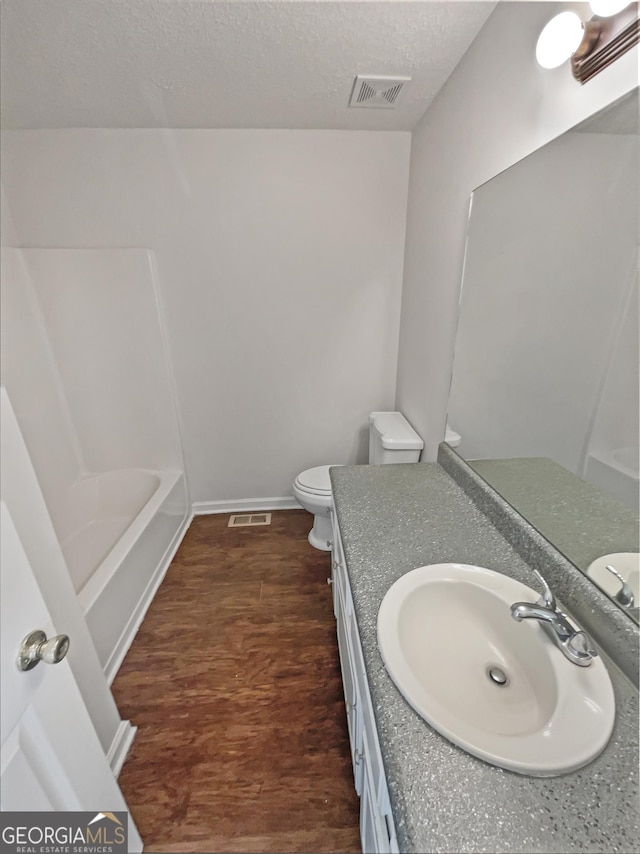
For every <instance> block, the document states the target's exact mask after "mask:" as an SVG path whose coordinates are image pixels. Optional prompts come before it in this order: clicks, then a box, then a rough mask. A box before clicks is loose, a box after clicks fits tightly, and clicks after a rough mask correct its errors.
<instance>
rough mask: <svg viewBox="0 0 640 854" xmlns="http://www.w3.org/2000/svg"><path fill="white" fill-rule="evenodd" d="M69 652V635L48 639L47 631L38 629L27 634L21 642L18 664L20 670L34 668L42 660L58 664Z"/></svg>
mask: <svg viewBox="0 0 640 854" xmlns="http://www.w3.org/2000/svg"><path fill="white" fill-rule="evenodd" d="M67 652H69V638H68V637H67V635H56V636H55V637H54V638H51V639H50V640H47V636H46V635H45V633H44V632H42V631H40V630H39V629H38V630H37V631H35V632H31V634H29V635H27V636H26V638H25V639H24V640H23V641H22V643H21V644H20V649H19V650H18V658H17V659H16V664H17V665H18V670H32V669H33V668H34V667H35V666H36V664H39V663H40V662H41V661H44V663H45V664H58V663H59V662H60V661H62V659H63V658H64V657H65V655H66V654H67Z"/></svg>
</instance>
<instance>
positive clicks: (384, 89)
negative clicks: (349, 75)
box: [349, 74, 411, 110]
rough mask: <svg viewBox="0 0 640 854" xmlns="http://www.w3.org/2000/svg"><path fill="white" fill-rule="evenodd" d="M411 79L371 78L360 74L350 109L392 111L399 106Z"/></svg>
mask: <svg viewBox="0 0 640 854" xmlns="http://www.w3.org/2000/svg"><path fill="white" fill-rule="evenodd" d="M410 80H411V78H410V77H371V76H369V75H363V74H358V76H357V77H356V80H355V83H354V84H353V92H352V93H351V100H350V101H349V106H350V107H370V108H372V109H386V110H390V109H392V108H393V107H395V106H397V104H398V101H399V100H400V98H401V96H402V93H403V92H404V90H405V85H406V84H407V83H409V81H410Z"/></svg>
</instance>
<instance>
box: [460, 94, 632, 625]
mask: <svg viewBox="0 0 640 854" xmlns="http://www.w3.org/2000/svg"><path fill="white" fill-rule="evenodd" d="M638 127H639V122H638V90H637V89H636V90H635V91H634V92H632V93H630V94H629V95H627V96H625V97H624V98H623V99H621V100H620V101H618V102H617V103H615V104H613V105H612V106H610V107H609V108H607V109H606V110H604V111H602V112H601V113H598V114H597V115H595V116H593V117H592V118H591V119H589V120H587V121H586V122H583V123H582V124H581V125H579V126H577V127H575V128H574V129H572V130H571V131H569V132H568V133H566V134H564V135H563V136H561V137H559V138H558V139H556V140H554V141H553V142H551V143H549V144H548V145H546V146H544V147H543V148H541V149H539V150H538V151H536V152H534V153H533V154H532V155H530V156H529V157H527V158H525V159H524V160H522V161H520V162H519V163H517V164H516V165H515V166H513V167H511V168H510V169H508V170H506V171H505V172H503V173H501V174H500V175H498V176H497V177H496V178H494V179H492V180H491V181H489V182H488V183H486V184H484V185H483V186H481V187H480V188H479V189H477V190H476V191H475V192H474V193H473V197H472V205H471V211H470V217H469V226H468V235H467V250H466V256H465V268H464V275H463V284H462V295H461V302H460V314H459V321H458V331H457V336H456V345H455V359H454V366H453V377H452V384H451V392H450V398H449V407H448V423H449V426H450V428H451V430H452V431H455V433H458V434H459V435H460V437H461V438H460V441H459V443H458V442H457V441H456V442H454V443H452V444H454V445H456V446H457V447H456V451H457V452H458V453H460V454H461V456H463V457H464V458H465V459H466V460H467V461H468V462H469V463H470V464H471V465H472V466H473V468H474V469H476V471H477V472H478V473H479V474H480V475H481V476H482V477H483V478H484V479H485V480H486V481H488V482H489V483H490V484H491V485H492V486H493V487H494V488H495V489H496V490H497V491H498V492H500V493H501V494H502V496H503V497H504V498H505V499H506V500H507V501H508V502H509V503H510V504H512V505H513V506H514V507H515V509H516V510H518V512H519V513H521V515H523V516H524V517H525V518H526V519H528V521H529V522H530V523H531V524H532V525H534V526H535V527H536V528H537V529H538V530H539V531H540V532H541V533H542V534H543V536H545V537H546V538H547V539H548V540H550V541H551V542H552V543H553V544H554V545H555V546H556V548H558V549H559V550H560V551H561V552H562V553H563V554H564V555H565V556H566V557H567V558H568V559H569V560H571V561H572V562H573V563H574V564H575V565H576V566H578V567H579V568H580V569H581V570H583V571H584V572H585V573H587V575H588V576H589V577H590V578H591V579H592V580H593V581H594V582H595V583H597V584H598V585H599V586H600V587H601V588H602V589H603V590H604V591H605V592H606V593H607V594H608V595H609V596H610V597H611V598H612V600H613V601H615V602H616V603H617V604H618V605H619V606H620V608H622V609H624V611H625V612H626V613H628V614H629V616H631V617H632V618H633V619H635V620H636V621H638V613H639V611H638V605H639V604H640V590H639V589H638V585H639V580H638V579H639V574H640V573H639V568H640V556H639V555H638V552H639V551H640V547H639V537H638V526H639V517H638V494H639V492H638V484H639V477H638V447H639V410H640V402H639V394H638V387H639V353H638V274H639V256H638V243H639V239H638V234H639V232H638V198H639V183H640V182H639V174H640V171H639V166H640V157H639V133H638Z"/></svg>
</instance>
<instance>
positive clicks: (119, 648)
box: [104, 513, 193, 685]
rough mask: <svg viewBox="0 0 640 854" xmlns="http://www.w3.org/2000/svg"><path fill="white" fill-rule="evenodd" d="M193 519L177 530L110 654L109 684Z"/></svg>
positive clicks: (108, 665) (188, 517) (108, 664)
mask: <svg viewBox="0 0 640 854" xmlns="http://www.w3.org/2000/svg"><path fill="white" fill-rule="evenodd" d="M192 519H193V514H192V513H189V514H187V515H186V516H185V518H184V520H183V522H182V524H181V525H180V527H179V528H178V530H177V531H176V533H175V534H174V536H173V539H172V540H171V543H170V544H169V547H168V548H167V550H166V552H165V553H164V556H163V558H162V560H161V561H160V563H159V564H158V566H157V568H156V570H155V572H154V573H153V576H152V577H151V580H150V581H149V584H148V585H147V588H146V590H145V591H144V593H143V594H142V598H141V599H140V601H139V602H138V604H137V605H136V609H135V611H134V613H133V614H132V616H131V619H130V620H129V622H128V623H127V626H126V628H125V630H124V631H123V633H122V635H121V636H120V639H119V640H118V643H117V644H116V646H115V649H114V650H113V652H112V653H111V655H110V656H109V660H108V661H107V663H106V664H105V666H104V675H105V676H106V678H107V682H108V683H109V685H111V683H112V682H113V680H114V679H115V678H116V674H117V672H118V670H119V669H120V665H121V664H122V662H123V661H124V658H125V656H126V654H127V653H128V652H129V648H130V646H131V644H132V643H133V639H134V638H135V636H136V634H137V632H138V629H139V628H140V625H141V623H142V621H143V620H144V617H145V614H146V613H147V611H148V610H149V605H151V602H152V601H153V597H154V596H155V595H156V591H157V590H158V587H160V585H161V584H162V582H163V580H164V577H165V575H166V574H167V570H168V569H169V565H170V564H171V561H172V560H173V557H174V555H175V553H176V552H177V551H178V547H179V546H180V543H181V542H182V540H183V539H184V535H185V534H186V533H187V528H188V527H189V525H190V524H191V520H192Z"/></svg>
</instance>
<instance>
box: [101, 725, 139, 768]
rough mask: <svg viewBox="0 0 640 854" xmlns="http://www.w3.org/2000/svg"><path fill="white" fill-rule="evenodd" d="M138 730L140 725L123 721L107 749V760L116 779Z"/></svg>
mask: <svg viewBox="0 0 640 854" xmlns="http://www.w3.org/2000/svg"><path fill="white" fill-rule="evenodd" d="M137 731H138V727H136V726H133V725H132V723H131V721H121V722H120V726H119V727H118V729H117V730H116V734H115V737H114V739H113V741H112V742H111V746H110V747H109V750H108V751H107V762H108V763H109V765H110V767H111V770H112V771H113V776H114V777H115V778H116V780H117V779H118V776H119V774H120V771H121V770H122V766H123V765H124V760H125V759H126V758H127V754H128V753H129V750H130V748H131V745H132V744H133V739H134V738H135V737H136V732H137Z"/></svg>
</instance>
